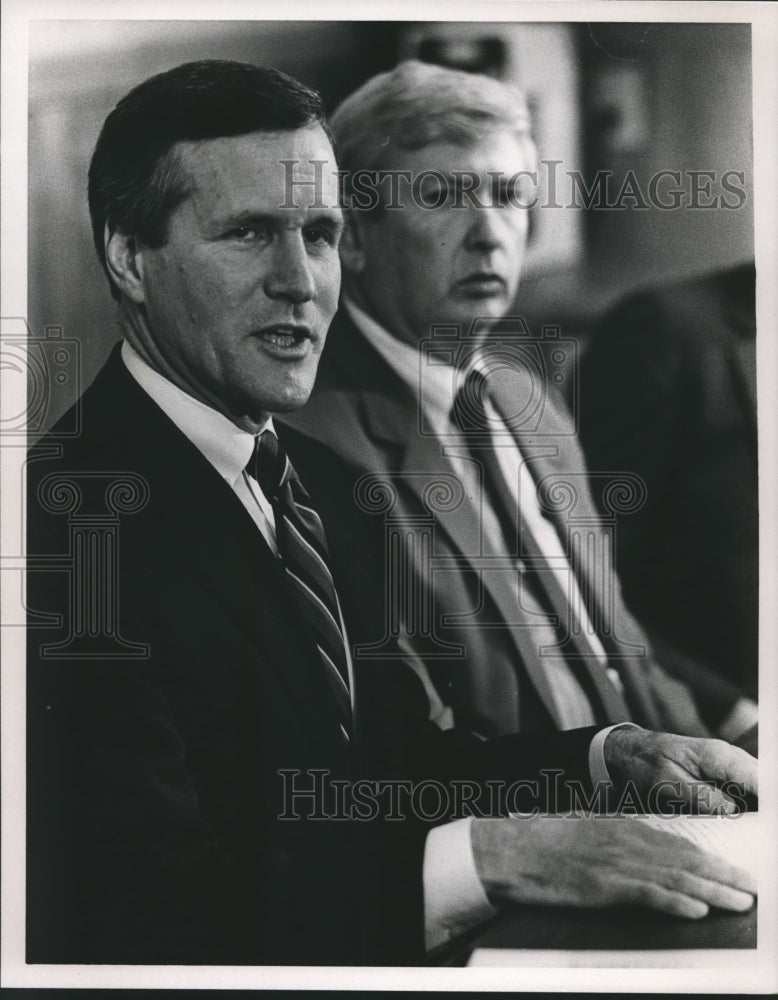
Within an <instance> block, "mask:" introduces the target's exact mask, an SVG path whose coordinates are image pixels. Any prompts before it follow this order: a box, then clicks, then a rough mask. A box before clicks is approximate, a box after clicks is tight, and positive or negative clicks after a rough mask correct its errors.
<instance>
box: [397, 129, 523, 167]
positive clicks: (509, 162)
mask: <svg viewBox="0 0 778 1000" xmlns="http://www.w3.org/2000/svg"><path fill="white" fill-rule="evenodd" d="M534 166H535V145H534V143H533V141H532V136H531V134H530V131H529V129H527V130H526V131H519V130H517V129H490V130H488V131H485V132H484V133H483V135H482V136H481V137H480V138H479V139H478V140H477V141H476V142H470V143H454V142H448V141H446V142H432V143H430V144H429V145H426V146H423V147H422V148H421V149H406V150H403V149H397V150H395V151H394V153H393V155H392V163H391V167H392V168H394V169H397V170H411V171H414V172H416V171H419V172H420V171H423V170H437V171H440V172H441V173H444V174H445V173H447V172H449V171H464V170H469V171H474V172H475V173H479V174H486V173H487V172H489V171H501V172H504V173H507V174H509V175H510V174H513V173H516V172H517V171H519V170H532V169H534Z"/></svg>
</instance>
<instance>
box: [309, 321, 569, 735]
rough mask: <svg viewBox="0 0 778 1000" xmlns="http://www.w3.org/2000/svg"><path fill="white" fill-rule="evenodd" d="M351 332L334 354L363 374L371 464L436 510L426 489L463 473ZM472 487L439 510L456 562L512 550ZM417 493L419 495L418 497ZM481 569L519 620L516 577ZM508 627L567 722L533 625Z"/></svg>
mask: <svg viewBox="0 0 778 1000" xmlns="http://www.w3.org/2000/svg"><path fill="white" fill-rule="evenodd" d="M349 326H350V324H349ZM345 336H346V334H345V333H344V330H343V326H342V325H341V326H340V328H339V329H338V330H337V332H336V334H335V338H334V340H333V342H332V343H331V344H330V346H329V347H328V350H329V351H330V361H331V362H332V363H333V364H334V365H336V366H338V367H339V368H340V371H339V375H338V381H339V382H341V383H343V382H344V381H345V380H347V382H346V384H351V383H352V381H353V375H352V373H358V378H359V384H360V388H359V389H357V390H356V391H355V397H356V404H357V409H358V413H357V417H358V419H359V420H360V422H361V423H362V424H363V426H364V427H365V428H366V429H367V432H368V435H369V436H370V438H371V441H372V442H373V444H374V446H375V448H376V450H377V455H376V460H375V462H374V463H371V465H374V467H375V468H376V469H388V470H391V472H390V474H392V475H394V474H395V471H396V472H397V473H399V475H400V477H401V484H400V486H399V489H400V490H401V492H402V493H403V494H405V495H406V500H405V503H406V504H407V506H408V509H409V510H416V511H418V512H419V513H421V512H425V511H427V510H429V507H428V504H427V500H426V496H425V494H426V490H427V488H428V487H429V485H430V484H431V483H432V482H434V481H435V480H437V481H439V482H443V483H448V484H451V483H459V482H460V477H459V476H458V475H457V473H456V471H455V470H454V468H453V466H452V464H451V462H450V460H449V458H448V457H446V455H445V453H444V445H443V444H442V443H441V441H440V440H439V439H438V438H437V437H435V436H433V435H431V434H422V433H421V431H420V428H419V420H418V401H417V399H416V398H415V396H414V395H413V394H412V393H411V392H410V390H409V388H408V387H407V386H406V385H405V384H404V383H403V382H402V381H401V380H400V378H399V377H398V376H397V375H396V374H395V373H394V372H393V371H392V370H391V369H390V368H389V367H388V365H386V364H385V362H384V361H383V360H382V359H381V358H380V356H379V355H378V353H377V352H376V351H375V350H374V349H373V348H372V347H371V346H370V345H369V344H367V342H366V341H365V338H364V337H363V336H362V334H361V333H359V332H358V331H356V330H355V329H354V328H353V327H351V332H350V334H348V343H349V351H348V362H346V360H345V359H344V358H343V357H342V353H341V352H342V347H343V343H344V339H345ZM322 388H323V389H324V391H326V389H325V388H324V387H322ZM314 405H315V404H314ZM333 433H336V428H335V427H334V426H330V427H328V434H333ZM343 448H344V449H345V453H346V455H348V453H349V451H350V442H349V441H346V440H344V441H343ZM444 489H445V487H444ZM481 493H482V491H481ZM464 494H465V495H464V497H463V500H462V503H461V504H459V505H458V506H457V507H456V509H454V510H451V511H446V512H445V513H441V512H439V511H438V512H436V511H434V510H433V511H432V513H433V515H434V524H435V532H436V535H438V536H444V537H445V538H446V539H447V541H448V544H449V546H450V548H451V550H452V567H453V566H454V565H456V560H457V558H459V559H461V560H463V561H464V562H465V563H467V560H468V557H474V556H476V557H477V556H484V557H487V558H492V559H500V558H501V557H504V555H505V553H504V552H502V551H499V550H498V549H496V548H494V547H493V546H491V545H490V543H489V540H488V539H487V538H486V537H485V534H484V532H483V530H482V517H481V511H480V506H479V505H480V497H479V496H478V495H476V496H468V495H467V491H466V490H465V491H464ZM409 498H412V499H410V502H409ZM480 576H481V584H482V586H483V587H484V588H485V590H486V591H487V593H488V594H489V597H490V598H491V600H492V601H493V602H494V604H495V605H496V607H497V609H498V612H499V614H500V617H501V618H502V620H503V621H506V622H516V621H517V619H518V617H519V613H520V612H519V606H518V599H517V590H516V587H514V586H513V585H512V583H511V579H510V574H508V573H497V572H491V573H483V574H480ZM506 631H507V632H508V634H509V635H510V637H511V639H512V641H513V643H514V645H515V646H516V649H517V652H518V656H519V660H520V662H521V663H522V664H523V665H524V667H525V669H526V672H527V674H528V676H529V679H530V681H531V682H532V684H533V685H534V687H535V690H536V692H537V694H538V696H539V698H540V699H541V701H542V702H543V704H544V706H545V708H546V710H547V711H548V713H549V714H550V716H551V718H552V719H553V720H554V722H555V724H556V725H559V717H558V714H557V709H556V704H555V702H554V698H553V694H552V692H551V688H550V686H549V682H548V679H547V676H546V672H545V670H544V669H543V667H542V665H541V664H540V663H539V661H538V658H537V652H536V648H535V643H534V642H533V639H532V635H531V630H530V629H527V628H524V627H521V626H518V627H513V628H508V629H507V630H506Z"/></svg>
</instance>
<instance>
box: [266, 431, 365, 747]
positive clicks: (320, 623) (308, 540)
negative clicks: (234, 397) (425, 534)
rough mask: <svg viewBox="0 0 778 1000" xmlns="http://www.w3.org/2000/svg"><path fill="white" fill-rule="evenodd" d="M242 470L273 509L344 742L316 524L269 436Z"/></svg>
mask: <svg viewBox="0 0 778 1000" xmlns="http://www.w3.org/2000/svg"><path fill="white" fill-rule="evenodd" d="M246 471H247V472H248V473H249V474H250V475H251V476H253V477H254V479H255V480H256V481H257V482H258V483H259V485H260V487H261V489H262V492H263V493H264V494H265V496H266V497H267V499H268V501H269V502H270V503H271V505H272V507H273V515H274V517H275V528H276V540H277V544H278V555H279V558H280V560H281V563H282V565H283V567H284V570H285V572H286V575H287V578H288V579H289V581H290V583H291V584H292V589H293V590H294V593H295V595H296V598H297V602H298V605H299V608H300V611H301V612H302V615H303V617H304V619H305V621H306V622H307V623H308V625H309V626H310V629H311V632H312V634H313V638H314V642H315V643H316V647H317V649H318V651H319V655H320V657H321V659H322V662H323V663H324V666H325V668H326V671H327V679H328V681H329V684H330V687H331V689H332V693H333V695H334V697H335V702H336V704H337V707H338V714H339V717H340V725H341V728H342V730H343V735H344V737H345V739H346V740H348V739H349V738H350V734H351V723H352V717H351V693H350V687H349V674H348V658H347V655H346V644H345V640H344V638H343V631H342V628H341V619H340V609H339V605H338V598H337V595H336V593H335V585H334V583H333V581H332V573H331V572H330V568H329V552H328V550H327V540H326V537H325V534H324V528H323V526H322V523H321V520H320V518H319V515H318V514H317V513H316V511H315V510H314V508H313V504H312V503H311V498H310V497H309V496H308V494H307V493H306V491H305V489H304V488H303V485H302V483H301V482H300V480H299V479H298V477H297V473H296V472H295V471H294V468H293V466H292V463H291V462H290V461H289V458H288V456H287V454H286V452H285V451H284V449H283V448H282V446H281V444H280V442H279V440H278V438H277V437H276V436H275V434H274V433H273V432H272V431H269V430H266V431H263V432H262V433H261V434H260V435H259V436H258V437H257V439H256V441H255V443H254V452H253V454H252V456H251V459H250V460H249V462H248V465H247V466H246Z"/></svg>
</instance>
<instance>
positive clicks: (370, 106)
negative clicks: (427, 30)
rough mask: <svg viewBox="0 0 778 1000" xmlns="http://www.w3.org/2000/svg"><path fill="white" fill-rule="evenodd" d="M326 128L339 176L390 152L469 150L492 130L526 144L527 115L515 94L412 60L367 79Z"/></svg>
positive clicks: (375, 165) (381, 162) (379, 162)
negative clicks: (448, 145)
mask: <svg viewBox="0 0 778 1000" xmlns="http://www.w3.org/2000/svg"><path fill="white" fill-rule="evenodd" d="M330 125H331V128H332V132H333V135H334V137H335V142H336V148H337V153H338V162H339V164H340V167H341V168H342V169H343V170H345V171H346V173H347V174H348V173H353V172H354V171H358V170H378V169H383V168H385V167H387V166H388V160H389V158H390V156H391V154H392V152H393V151H395V150H398V149H400V150H413V149H422V148H423V147H425V146H429V145H430V144H432V143H435V142H452V143H459V144H462V145H473V144H476V143H477V142H478V141H479V140H480V139H482V138H483V137H484V136H485V135H487V134H489V133H491V132H494V131H495V130H497V129H508V130H512V131H515V132H516V134H517V135H525V136H526V137H527V140H528V141H530V132H529V129H530V120H529V111H528V109H527V103H526V100H525V98H524V95H523V94H522V93H521V91H520V90H518V88H516V87H513V86H510V85H508V84H505V83H501V82H500V81H498V80H495V79H493V78H492V77H488V76H483V75H481V74H476V73H465V72H462V71H461V70H453V69H445V68H443V67H441V66H432V65H430V64H428V63H422V62H418V61H417V60H407V61H406V62H402V63H400V64H399V66H397V67H395V69H393V70H392V71H391V72H389V73H381V74H379V75H378V76H374V77H373V78H372V79H371V80H368V81H367V83H365V84H364V85H363V86H362V87H360V88H359V90H357V91H355V92H354V93H353V94H352V95H351V96H350V97H347V98H346V100H345V101H343V103H342V104H341V105H340V106H339V107H338V108H337V109H336V111H335V113H334V114H333V115H332V118H331V119H330Z"/></svg>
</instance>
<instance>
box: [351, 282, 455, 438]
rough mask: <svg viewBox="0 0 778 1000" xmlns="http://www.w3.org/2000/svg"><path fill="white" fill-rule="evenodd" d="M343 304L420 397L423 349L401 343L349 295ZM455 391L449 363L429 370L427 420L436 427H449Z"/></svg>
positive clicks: (426, 401)
mask: <svg viewBox="0 0 778 1000" xmlns="http://www.w3.org/2000/svg"><path fill="white" fill-rule="evenodd" d="M343 305H344V307H345V309H346V312H347V313H348V314H349V316H350V317H351V320H352V322H353V323H354V325H355V326H356V327H357V329H358V330H359V332H360V333H361V334H362V335H363V336H364V337H365V339H366V340H367V341H368V342H369V343H370V344H371V345H372V346H373V347H374V348H375V349H376V351H378V353H379V354H380V355H381V357H382V358H383V359H384V361H385V362H386V363H387V364H388V365H389V367H390V368H391V369H392V371H394V372H395V373H396V374H397V375H398V376H399V377H400V379H402V381H403V382H404V383H405V385H407V386H408V387H409V388H410V389H411V391H412V392H413V395H414V396H415V397H416V398H418V397H419V386H420V381H421V366H420V358H421V356H422V355H421V351H420V349H419V347H414V346H412V345H411V344H407V343H406V342H405V341H403V340H398V338H397V337H394V336H393V335H392V334H391V333H389V331H388V330H387V329H385V327H383V326H381V324H380V323H377V322H376V321H375V320H374V319H373V317H372V316H368V314H367V313H366V312H365V311H364V309H362V308H361V307H360V306H358V305H356V304H355V303H354V302H353V300H352V299H350V298H348V297H347V296H344V297H343ZM455 392H456V369H455V368H453V367H452V366H451V365H447V364H441V365H427V366H426V367H425V371H424V399H423V403H424V410H425V417H426V419H427V420H429V422H430V424H431V425H432V427H433V428H436V429H443V428H448V427H449V424H450V420H451V407H452V406H453V404H454V394H455Z"/></svg>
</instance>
